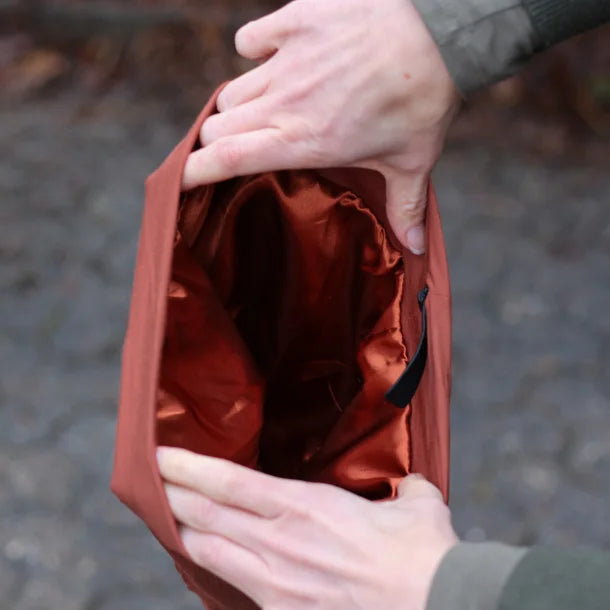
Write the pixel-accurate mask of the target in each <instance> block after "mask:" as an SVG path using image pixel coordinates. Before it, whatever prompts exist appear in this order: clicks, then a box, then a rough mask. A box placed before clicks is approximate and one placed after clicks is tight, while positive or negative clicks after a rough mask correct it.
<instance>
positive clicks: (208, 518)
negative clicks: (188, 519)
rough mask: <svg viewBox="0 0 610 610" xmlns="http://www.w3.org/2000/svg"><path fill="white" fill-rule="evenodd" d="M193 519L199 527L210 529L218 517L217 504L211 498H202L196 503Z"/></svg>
mask: <svg viewBox="0 0 610 610" xmlns="http://www.w3.org/2000/svg"><path fill="white" fill-rule="evenodd" d="M193 519H194V521H195V524H196V525H197V527H198V528H201V529H204V530H206V529H209V527H210V526H211V525H212V524H213V523H215V522H216V521H217V519H218V509H217V506H216V505H215V504H214V503H213V502H210V501H209V500H206V499H203V498H200V499H199V500H198V501H197V503H196V505H195V510H194V515H193Z"/></svg>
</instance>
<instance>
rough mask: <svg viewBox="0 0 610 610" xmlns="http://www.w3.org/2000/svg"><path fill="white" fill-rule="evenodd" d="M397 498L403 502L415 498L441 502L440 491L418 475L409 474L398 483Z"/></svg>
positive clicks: (441, 495)
mask: <svg viewBox="0 0 610 610" xmlns="http://www.w3.org/2000/svg"><path fill="white" fill-rule="evenodd" d="M398 497H399V498H402V499H403V500H415V499H416V498H430V499H435V500H441V501H442V500H443V494H441V492H440V490H439V489H438V488H437V487H435V486H434V485H432V483H430V482H429V481H427V480H426V479H425V478H424V477H423V476H422V475H420V474H411V475H409V476H407V477H405V478H404V479H403V480H402V481H401V482H400V484H399V485H398Z"/></svg>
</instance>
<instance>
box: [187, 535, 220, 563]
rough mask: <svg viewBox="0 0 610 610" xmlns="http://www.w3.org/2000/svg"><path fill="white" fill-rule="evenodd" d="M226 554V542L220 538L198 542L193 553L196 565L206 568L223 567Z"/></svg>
mask: <svg viewBox="0 0 610 610" xmlns="http://www.w3.org/2000/svg"><path fill="white" fill-rule="evenodd" d="M225 554H226V542H225V540H224V539H223V538H220V537H218V536H214V537H212V538H209V539H206V540H205V542H204V541H200V542H198V543H197V544H196V545H195V547H194V549H193V553H192V555H193V559H194V560H195V563H197V564H199V565H201V566H204V567H207V566H217V565H222V561H223V558H224V557H225Z"/></svg>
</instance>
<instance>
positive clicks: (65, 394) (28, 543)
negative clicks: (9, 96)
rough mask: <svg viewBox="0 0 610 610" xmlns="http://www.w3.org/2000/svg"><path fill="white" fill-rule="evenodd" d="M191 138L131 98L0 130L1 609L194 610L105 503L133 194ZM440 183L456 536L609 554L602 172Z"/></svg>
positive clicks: (517, 172) (519, 167) (463, 155)
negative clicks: (448, 295) (605, 549)
mask: <svg viewBox="0 0 610 610" xmlns="http://www.w3.org/2000/svg"><path fill="white" fill-rule="evenodd" d="M192 118H193V117H191V116H185V117H183V119H181V120H176V119H175V117H174V118H172V119H169V118H168V111H167V108H164V107H162V106H161V105H160V104H158V103H152V102H150V103H148V102H145V101H142V100H139V99H137V98H134V97H132V96H131V95H130V94H129V92H128V91H124V92H119V93H117V94H114V95H112V96H109V97H108V98H106V99H105V100H104V101H102V102H97V103H93V102H92V100H86V99H83V98H78V97H75V98H73V99H71V98H66V97H64V98H62V99H61V100H57V101H54V102H53V101H46V102H44V103H43V102H42V101H38V102H34V101H33V102H28V103H25V104H23V105H22V106H21V107H19V108H9V107H4V108H3V110H2V114H1V115H0V158H1V159H2V161H1V163H0V189H1V191H0V192H1V205H0V223H1V226H2V238H1V242H0V290H1V294H2V298H1V300H0V361H1V362H2V370H1V374H0V405H1V406H0V409H1V410H0V506H1V507H2V519H1V520H0V608H1V609H2V610H140V609H141V610H194V609H195V608H197V607H199V606H198V604H197V603H196V601H195V600H194V599H193V597H192V596H191V595H190V594H189V593H188V592H187V591H186V590H185V588H184V587H183V585H182V583H181V581H180V580H179V578H178V576H177V575H176V574H175V572H174V570H173V567H172V564H171V562H170V561H169V559H168V558H167V557H166V555H165V553H164V552H162V550H161V549H160V547H158V545H157V543H156V542H155V540H154V539H153V538H152V536H151V535H150V534H149V533H148V531H147V530H146V528H145V527H144V526H142V525H141V524H140V523H139V522H138V521H137V519H136V518H135V517H134V516H132V515H131V514H130V513H129V512H128V511H127V510H126V509H125V508H123V507H122V506H121V505H120V504H119V502H118V501H117V500H115V499H114V498H113V496H112V495H111V494H110V492H109V490H108V480H109V474H110V467H111V458H112V446H113V435H114V426H115V413H116V396H117V388H118V380H119V359H120V348H121V342H122V338H123V332H124V327H125V319H126V313H127V306H128V298H129V291H130V283H131V277H132V270H133V263H134V254H135V249H136V242H137V229H138V225H139V219H140V214H141V205H142V184H143V179H144V177H145V175H146V174H147V173H149V172H150V171H151V170H152V169H153V168H154V167H155V166H156V165H157V164H158V163H159V162H160V161H161V159H162V158H163V157H164V156H165V155H166V154H167V152H168V151H169V150H170V149H171V148H172V147H173V145H174V144H175V142H176V141H177V140H178V138H180V137H181V135H182V133H183V130H184V128H185V127H186V125H187V124H188V123H189V122H190V120H191V119H192ZM604 169H605V170H606V171H604ZM436 184H437V189H438V192H439V199H440V202H441V209H442V212H443V216H444V224H445V229H446V236H447V241H448V249H449V256H450V263H451V268H452V274H453V290H454V321H455V331H454V336H455V350H454V354H455V368H454V380H455V381H454V400H453V495H452V506H453V510H454V516H455V523H456V527H457V529H458V531H459V533H460V534H461V535H462V536H465V537H466V538H468V539H470V540H483V539H486V538H487V539H492V538H494V539H501V540H504V541H507V542H512V543H523V544H531V543H544V544H557V545H571V544H580V543H584V544H594V545H605V546H609V545H610V528H608V525H607V524H608V521H609V519H610V404H609V403H610V376H609V375H608V362H610V354H609V353H608V352H609V348H610V316H609V315H608V311H610V290H609V289H608V287H607V286H608V279H609V271H608V270H609V269H610V172H608V171H607V168H597V169H589V168H587V167H579V166H578V163H577V160H575V163H574V165H569V166H567V165H551V164H548V163H547V164H542V163H541V162H539V161H537V160H536V159H533V158H521V157H511V156H510V155H509V154H508V153H494V152H493V151H492V150H490V149H489V148H483V147H478V146H476V145H469V146H465V145H460V146H459V147H455V146H454V147H453V148H450V149H449V150H448V151H447V153H446V155H445V157H444V160H443V161H442V163H441V164H440V166H439V168H438V170H437V172H436Z"/></svg>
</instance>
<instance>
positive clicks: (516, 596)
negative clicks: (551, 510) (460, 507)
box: [426, 543, 610, 610]
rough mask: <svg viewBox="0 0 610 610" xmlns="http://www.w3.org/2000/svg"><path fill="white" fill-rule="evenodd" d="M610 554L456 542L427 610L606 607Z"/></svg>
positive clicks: (597, 609)
mask: <svg viewBox="0 0 610 610" xmlns="http://www.w3.org/2000/svg"><path fill="white" fill-rule="evenodd" d="M609 609H610V553H609V552H604V551H595V550H588V549H575V550H557V549H544V548H533V549H525V548H517V547H511V546H507V545H503V544H498V543H481V544H470V543H460V544H458V545H456V546H455V547H454V548H453V549H452V550H451V551H449V553H447V555H446V556H445V557H444V558H443V561H442V562H441V564H440V566H439V568H438V570H437V572H436V575H435V577H434V580H433V582H432V587H431V590H430V594H429V596H428V602H427V605H426V610H609Z"/></svg>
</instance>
